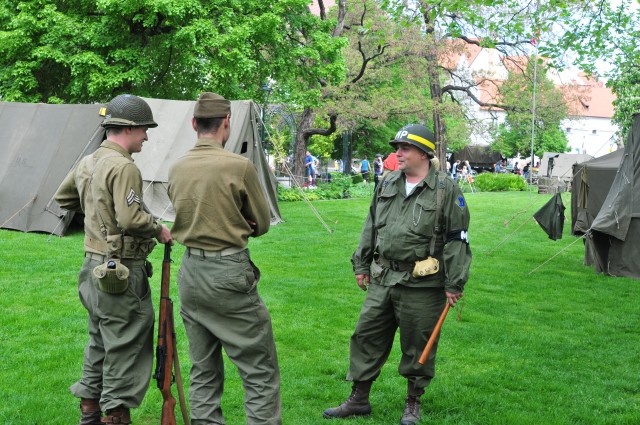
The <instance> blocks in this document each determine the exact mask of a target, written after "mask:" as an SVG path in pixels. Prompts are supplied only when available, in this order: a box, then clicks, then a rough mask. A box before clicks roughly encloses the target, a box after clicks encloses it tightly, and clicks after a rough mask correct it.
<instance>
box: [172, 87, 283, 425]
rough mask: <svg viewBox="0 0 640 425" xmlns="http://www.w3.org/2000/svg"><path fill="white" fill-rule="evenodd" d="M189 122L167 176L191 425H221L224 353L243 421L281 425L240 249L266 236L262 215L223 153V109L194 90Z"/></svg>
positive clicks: (271, 363)
mask: <svg viewBox="0 0 640 425" xmlns="http://www.w3.org/2000/svg"><path fill="white" fill-rule="evenodd" d="M191 124H192V126H193V129H194V130H195V131H196V133H197V137H198V140H197V142H196V145H195V147H193V148H192V149H191V150H189V151H188V152H187V153H186V154H185V155H184V156H183V157H182V158H180V159H178V161H176V163H175V164H174V165H173V166H172V167H171V169H170V170H169V197H170V198H171V201H172V202H173V205H174V207H175V210H176V219H175V222H174V225H173V227H172V229H171V231H172V234H173V237H174V238H175V239H176V240H178V241H179V242H180V243H181V244H183V245H185V246H186V250H185V254H184V257H183V259H182V265H181V267H180V272H179V275H178V283H179V285H178V287H179V294H180V302H181V308H180V314H181V315H182V318H183V322H184V326H185V329H186V332H187V337H188V339H189V355H190V357H191V364H192V368H191V384H190V390H189V401H190V407H191V423H192V424H193V425H204V424H214V423H215V424H223V423H225V420H224V416H223V413H222V408H221V398H222V389H223V383H224V382H223V381H224V373H223V371H224V365H223V356H222V350H223V349H224V351H225V352H226V354H227V356H228V357H229V359H230V360H231V361H232V362H233V363H234V364H235V365H236V367H237V368H238V370H239V372H240V376H241V377H242V380H243V387H244V389H245V393H246V394H245V399H244V400H245V410H246V417H247V424H249V425H251V424H264V425H275V424H281V423H282V418H281V402H280V371H279V367H278V358H277V354H276V347H275V342H274V338H273V331H272V326H271V317H270V315H269V312H268V310H267V308H266V306H265V305H264V303H263V302H262V299H261V298H260V296H259V295H258V287H257V285H258V282H259V280H260V271H259V270H258V268H257V267H256V266H255V265H254V264H253V262H252V261H251V259H250V256H249V250H248V249H247V242H248V239H249V237H258V236H261V235H263V234H265V233H267V231H268V230H269V224H270V221H271V212H270V210H269V206H268V204H267V200H266V198H265V195H264V192H263V190H262V187H261V185H260V182H259V180H258V174H257V171H256V169H255V167H254V166H253V164H252V163H251V161H249V160H248V159H247V158H245V157H243V156H240V155H237V154H235V153H232V152H228V151H226V150H224V145H225V143H226V141H227V140H228V138H229V134H230V132H231V102H229V101H228V100H225V99H224V98H223V97H222V96H220V95H217V94H215V93H202V94H201V95H200V97H199V98H198V100H197V101H196V104H195V108H194V111H193V118H192V120H191Z"/></svg>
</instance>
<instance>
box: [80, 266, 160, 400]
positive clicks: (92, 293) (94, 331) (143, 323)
mask: <svg viewBox="0 0 640 425" xmlns="http://www.w3.org/2000/svg"><path fill="white" fill-rule="evenodd" d="M100 264H102V261H98V260H94V259H90V258H86V257H85V259H84V263H83V264H82V268H81V269H80V275H79V278H78V292H79V296H80V301H81V302H82V304H83V305H84V307H85V308H86V309H87V312H88V313H89V343H88V344H87V346H86V348H85V351H84V362H83V367H82V378H81V379H80V381H78V382H76V383H75V384H74V385H72V386H71V388H70V390H71V392H72V393H73V395H74V396H76V397H78V398H88V399H100V406H101V408H102V410H105V411H106V410H110V409H113V408H116V407H118V406H123V407H126V408H136V407H138V406H139V405H140V403H141V402H142V399H143V398H144V395H145V393H146V391H147V388H148V387H149V381H150V380H151V370H152V367H153V323H154V311H153V304H152V300H151V289H150V287H149V279H148V278H147V274H146V271H145V267H144V262H143V261H137V262H136V263H135V265H132V264H127V261H126V260H123V264H125V265H127V267H129V287H128V289H127V290H126V291H125V292H123V293H122V294H107V293H105V292H102V291H101V290H100V289H99V287H98V279H97V278H96V277H95V276H94V275H93V269H94V267H96V266H98V265H100Z"/></svg>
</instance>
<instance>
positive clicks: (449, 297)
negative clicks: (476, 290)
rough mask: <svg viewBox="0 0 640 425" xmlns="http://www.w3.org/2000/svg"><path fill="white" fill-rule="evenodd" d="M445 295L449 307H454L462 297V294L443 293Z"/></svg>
mask: <svg viewBox="0 0 640 425" xmlns="http://www.w3.org/2000/svg"><path fill="white" fill-rule="evenodd" d="M445 294H446V295H447V300H448V301H449V305H450V306H451V307H455V306H456V303H457V302H458V300H459V299H460V298H462V296H463V294H462V292H457V293H454V292H445Z"/></svg>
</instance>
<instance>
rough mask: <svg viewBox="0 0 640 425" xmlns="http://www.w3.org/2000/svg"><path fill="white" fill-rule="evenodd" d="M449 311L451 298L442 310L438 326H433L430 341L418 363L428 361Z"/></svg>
mask: <svg viewBox="0 0 640 425" xmlns="http://www.w3.org/2000/svg"><path fill="white" fill-rule="evenodd" d="M448 312H449V300H447V304H446V305H445V306H444V310H442V314H441V315H440V318H439V319H438V322H437V323H436V326H435V327H434V328H433V332H431V337H430V338H429V341H427V345H426V346H425V347H424V350H423V351H422V355H421V356H420V360H418V363H420V364H425V363H426V362H427V357H429V352H430V351H431V348H432V347H433V344H435V342H436V339H437V338H438V334H439V333H440V328H442V324H443V323H444V319H445V318H446V317H447V313H448Z"/></svg>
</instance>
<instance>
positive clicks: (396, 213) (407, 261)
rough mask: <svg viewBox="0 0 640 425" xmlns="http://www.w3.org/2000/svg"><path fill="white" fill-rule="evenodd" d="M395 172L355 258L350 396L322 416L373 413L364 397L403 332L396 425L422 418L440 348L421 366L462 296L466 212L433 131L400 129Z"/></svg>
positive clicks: (379, 192) (379, 195) (374, 206)
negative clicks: (446, 313)
mask: <svg viewBox="0 0 640 425" xmlns="http://www.w3.org/2000/svg"><path fill="white" fill-rule="evenodd" d="M390 143H391V145H392V146H393V147H394V148H395V149H396V155H397V159H398V170H397V171H392V172H390V173H389V174H387V175H385V177H384V178H383V179H381V181H380V183H379V184H378V187H377V188H376V191H375V194H374V197H373V200H372V202H371V208H370V210H369V215H368V216H367V218H366V221H365V224H364V228H363V230H362V234H361V236H360V242H359V245H358V248H357V249H356V251H355V253H354V254H353V256H352V259H351V261H352V263H353V270H354V273H355V277H356V282H357V284H358V286H359V287H360V288H361V289H362V290H364V291H367V294H366V297H365V300H364V303H363V306H362V310H361V312H360V318H359V320H358V323H357V325H356V329H355V331H354V333H353V335H352V336H351V345H350V363H349V372H348V376H347V378H348V379H349V380H351V381H353V386H352V392H351V395H350V396H349V398H348V399H347V400H346V401H345V402H343V403H342V404H341V405H340V406H338V407H335V408H331V409H327V410H325V411H324V417H325V418H328V419H331V418H348V417H353V416H368V415H370V414H371V411H372V409H371V404H370V403H369V392H370V390H371V386H372V383H373V382H374V381H375V380H376V378H377V377H378V376H379V374H380V371H381V369H382V366H383V365H384V364H385V362H386V361H387V359H388V357H389V354H390V353H391V347H392V345H393V341H394V337H395V333H396V331H397V330H398V329H400V346H401V350H402V357H401V359H400V365H399V367H398V372H399V373H400V375H402V376H403V377H405V378H406V380H407V398H406V403H405V409H404V412H403V414H402V417H401V419H400V424H401V425H413V424H416V423H418V421H419V420H420V397H421V396H422V394H423V393H424V391H425V388H426V387H427V386H428V385H429V383H430V382H431V380H432V379H433V377H434V375H435V358H436V349H437V343H436V344H435V345H434V347H433V349H432V350H431V352H430V355H429V357H428V359H427V361H426V364H425V365H421V364H420V363H419V362H418V361H419V359H420V355H421V354H422V351H423V348H424V347H425V344H426V343H427V341H428V339H429V337H430V335H431V332H432V331H433V330H434V327H435V325H436V322H437V321H438V317H439V315H440V312H441V311H442V308H443V306H445V304H446V303H449V305H451V306H453V305H455V304H456V302H457V301H458V300H459V299H460V298H461V297H462V293H463V289H464V285H465V283H466V282H467V279H468V276H469V266H470V264H471V250H470V248H469V241H468V238H467V231H468V227H469V209H468V208H467V204H466V201H465V199H464V197H463V195H462V192H461V191H460V188H459V187H458V185H457V184H456V183H455V182H454V181H453V180H452V179H451V178H450V177H448V176H447V175H446V173H444V172H440V171H438V170H437V168H438V167H437V158H435V157H434V151H435V143H434V136H433V133H432V132H431V131H430V130H429V129H427V128H426V127H424V126H422V125H416V124H411V125H407V126H405V127H403V128H402V129H401V130H400V131H399V132H398V133H397V134H396V136H395V138H394V139H393V140H392V141H391V142H390Z"/></svg>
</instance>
